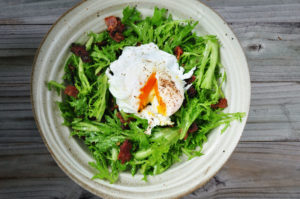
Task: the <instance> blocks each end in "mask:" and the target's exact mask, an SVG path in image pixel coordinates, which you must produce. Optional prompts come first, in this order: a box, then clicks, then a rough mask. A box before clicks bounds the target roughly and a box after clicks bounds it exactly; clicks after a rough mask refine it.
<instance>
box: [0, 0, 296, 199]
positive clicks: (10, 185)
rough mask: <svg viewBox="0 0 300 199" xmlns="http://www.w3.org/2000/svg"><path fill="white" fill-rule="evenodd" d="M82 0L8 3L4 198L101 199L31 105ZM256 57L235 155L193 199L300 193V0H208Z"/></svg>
mask: <svg viewBox="0 0 300 199" xmlns="http://www.w3.org/2000/svg"><path fill="white" fill-rule="evenodd" d="M77 2H79V0H42V1H40V0H0V198H5V199H6V198H8V199H10V198H32V199H40V198H47V199H48V198H49V199H50V198H51V199H63V198H66V199H87V198H98V197H96V196H94V195H93V194H91V193H89V192H88V191H86V190H84V189H82V188H81V187H79V186H78V185H77V184H75V183H74V182H73V181H72V180H70V179H69V178H68V177H67V176H66V175H65V174H64V173H63V172H62V170H61V169H60V168H59V167H58V166H57V165H56V163H55V162H54V160H53V159H52V157H51V156H50V154H49V152H48V151H47V149H46V147H45V145H44V143H43V141H42V139H41V137H40V135H39V133H38V130H37V128H36V125H35V121H34V118H33V114H32V110H31V104H30V75H31V67H32V62H33V57H34V54H35V52H36V50H37V47H38V46H39V44H40V42H41V40H42V38H43V36H44V35H45V34H46V32H47V31H48V30H49V28H50V27H51V24H53V22H54V21H55V20H56V19H57V18H58V17H59V16H60V15H62V14H63V13H64V12H65V11H66V10H68V9H69V8H71V7H72V6H73V5H75V4H76V3H77ZM205 3H206V4H208V5H210V6H211V7H212V8H214V9H215V10H216V11H217V12H219V13H220V15H221V16H223V17H224V19H225V20H226V21H227V22H228V23H229V25H230V26H231V27H232V29H233V31H234V32H235V33H236V35H237V37H238V38H239V39H240V41H241V44H242V46H243V48H244V51H245V53H246V55H247V58H248V63H249V68H250V74H251V81H252V99H251V108H250V115H249V119H248V123H247V125H246V128H245V131H244V133H243V136H242V138H241V141H240V143H239V144H238V146H237V148H236V150H235V151H234V153H233V155H232V156H231V158H230V159H229V161H228V162H227V163H226V165H225V166H224V167H223V168H222V169H221V171H220V172H219V173H218V174H217V175H216V176H215V177H214V178H213V179H211V180H210V181H209V182H208V183H207V184H206V185H205V186H204V187H202V188H200V189H198V190H197V191H195V192H194V193H191V194H190V195H188V196H186V197H184V198H186V199H192V198H300V0H209V1H205Z"/></svg>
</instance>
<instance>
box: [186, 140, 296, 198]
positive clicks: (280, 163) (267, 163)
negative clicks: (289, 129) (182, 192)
mask: <svg viewBox="0 0 300 199" xmlns="http://www.w3.org/2000/svg"><path fill="white" fill-rule="evenodd" d="M299 171H300V143H299V142H294V143H292V142H290V143H288V142H283V143H282V142H261V143H256V142H254V143H240V144H239V145H238V147H237V148H236V150H235V152H234V153H233V155H232V156H231V158H230V160H229V161H228V162H227V163H226V164H225V166H224V167H223V168H222V169H221V171H220V172H219V173H218V174H217V175H216V177H215V178H213V179H212V180H211V181H210V182H209V183H207V184H206V185H205V186H204V187H202V188H200V189H198V190H197V191H195V192H194V193H192V194H190V195H189V196H187V197H185V198H186V199H192V198H197V199H200V198H299V197H300V190H299V187H300V176H299V175H300V172H299Z"/></svg>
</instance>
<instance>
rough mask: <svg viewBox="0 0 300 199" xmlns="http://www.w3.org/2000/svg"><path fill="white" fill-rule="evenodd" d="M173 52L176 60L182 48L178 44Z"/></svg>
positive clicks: (181, 52)
mask: <svg viewBox="0 0 300 199" xmlns="http://www.w3.org/2000/svg"><path fill="white" fill-rule="evenodd" d="M174 54H175V55H176V58H177V60H179V59H180V56H181V55H182V54H183V50H182V48H181V47H180V46H176V47H175V50H174Z"/></svg>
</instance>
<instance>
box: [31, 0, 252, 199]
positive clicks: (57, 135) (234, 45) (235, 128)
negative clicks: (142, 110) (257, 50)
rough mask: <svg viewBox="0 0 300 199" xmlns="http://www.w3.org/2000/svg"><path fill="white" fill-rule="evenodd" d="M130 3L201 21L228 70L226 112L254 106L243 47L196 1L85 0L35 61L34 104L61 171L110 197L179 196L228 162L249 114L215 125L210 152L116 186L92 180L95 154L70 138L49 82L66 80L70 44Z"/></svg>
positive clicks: (62, 22) (55, 29)
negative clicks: (222, 130)
mask: <svg viewBox="0 0 300 199" xmlns="http://www.w3.org/2000/svg"><path fill="white" fill-rule="evenodd" d="M127 5H132V6H133V5H137V8H138V10H139V11H141V12H142V13H143V15H144V16H147V15H152V13H153V8H154V7H155V6H158V7H160V8H167V9H168V10H169V12H170V13H172V14H173V16H174V18H182V19H188V18H193V19H194V20H197V21H199V25H198V27H197V29H196V31H197V32H198V33H199V34H207V33H209V34H213V35H217V37H218V38H219V40H220V42H221V44H222V47H221V59H222V63H223V65H224V66H225V70H226V72H227V77H228V81H227V84H226V86H225V94H226V96H227V99H228V102H229V106H228V108H227V109H226V111H227V112H246V113H247V116H248V111H249V104H250V79H249V72H248V66H247V62H246V58H245V55H244V53H243V50H242V48H241V46H240V44H239V42H238V40H237V38H236V37H235V35H234V34H233V32H232V31H231V30H230V28H229V27H228V25H227V24H226V23H225V22H224V21H223V20H222V19H221V17H220V16H218V15H217V14H216V13H215V12H214V11H212V10H211V9H210V8H208V7H207V6H205V5H204V4H202V3H200V2H199V1H195V0H177V1H172V0H164V1H158V0H139V1H137V0H122V1H119V0H110V1H105V0H89V1H84V2H82V3H80V4H79V5H77V6H76V7H74V8H73V9H71V10H70V11H68V12H67V13H66V14H65V15H63V16H62V17H61V18H60V19H59V20H58V21H57V22H56V23H55V24H54V25H53V26H52V28H51V30H50V31H49V33H48V34H47V36H46V37H45V39H44V41H43V42H42V44H41V46H40V49H39V50H38V52H37V55H36V59H35V61H34V66H33V73H32V90H31V92H32V103H33V111H34V114H35V119H36V123H37V126H38V128H39V131H40V133H41V136H42V137H43V139H44V142H45V144H46V145H47V147H48V149H49V151H50V153H51V154H52V156H53V158H54V159H55V160H56V162H57V164H58V165H59V166H60V167H61V168H62V170H63V171H64V172H65V173H67V174H68V175H69V176H70V177H71V178H72V179H73V180H74V181H75V182H77V183H78V184H80V185H81V186H82V187H84V188H85V189H87V190H89V191H91V192H93V193H94V194H96V195H99V196H102V197H105V198H174V197H180V196H183V195H185V194H187V193H190V192H192V191H193V190H195V189H196V188H199V187H200V186H202V185H203V184H204V183H206V182H207V181H208V180H209V179H210V178H211V177H213V176H214V175H215V174H216V173H217V171H218V170H219V169H220V168H221V167H222V166H223V165H224V163H225V162H226V160H227V159H228V158H229V156H230V155H231V153H232V152H233V150H234V148H235V147H236V145H237V143H238V141H239V139H240V137H241V134H242V132H243V129H244V126H245V123H246V119H247V116H246V117H245V118H244V119H243V122H242V123H239V122H233V123H232V125H231V127H230V128H229V129H228V130H227V131H226V132H225V133H223V134H221V133H220V129H216V130H215V131H214V132H212V133H211V134H210V136H209V139H208V142H207V143H206V144H205V145H204V148H203V153H204V154H205V155H203V156H201V157H199V158H194V159H192V160H190V161H183V162H182V163H179V164H176V165H174V166H173V167H172V168H171V169H169V170H167V171H166V172H164V173H163V174H161V175H157V176H154V177H149V182H147V183H146V182H144V181H142V180H141V178H142V175H140V174H137V175H136V176H134V177H132V176H131V175H130V174H129V173H122V174H121V175H120V179H119V181H118V182H117V183H116V184H109V183H108V182H107V181H102V180H91V177H92V176H93V175H94V174H95V172H96V171H95V170H94V169H92V168H91V167H90V166H89V165H88V162H89V161H93V158H92V157H91V155H90V154H89V153H88V152H87V150H86V149H85V148H84V146H83V145H82V144H81V143H80V142H78V141H77V140H76V139H74V138H72V137H70V131H69V129H68V128H67V127H64V126H62V125H61V123H62V122H63V119H62V117H61V116H60V112H59V110H58V107H57V105H56V104H55V101H61V97H58V96H57V95H56V93H55V92H49V91H48V90H47V89H46V87H45V82H47V81H50V80H56V81H58V82H61V77H62V75H63V73H64V72H63V65H64V62H65V60H66V58H67V57H68V56H69V54H70V52H69V46H70V45H71V43H72V42H75V41H85V40H86V39H87V34H86V33H87V32H89V31H95V32H101V31H103V30H105V29H106V27H105V24H104V18H105V17H107V16H110V15H115V16H122V9H123V8H124V7H125V6H127Z"/></svg>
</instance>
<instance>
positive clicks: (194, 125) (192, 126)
mask: <svg viewBox="0 0 300 199" xmlns="http://www.w3.org/2000/svg"><path fill="white" fill-rule="evenodd" d="M198 129H199V128H198V126H197V124H196V122H193V124H192V125H191V126H190V128H189V130H188V133H195V132H196V131H198Z"/></svg>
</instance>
